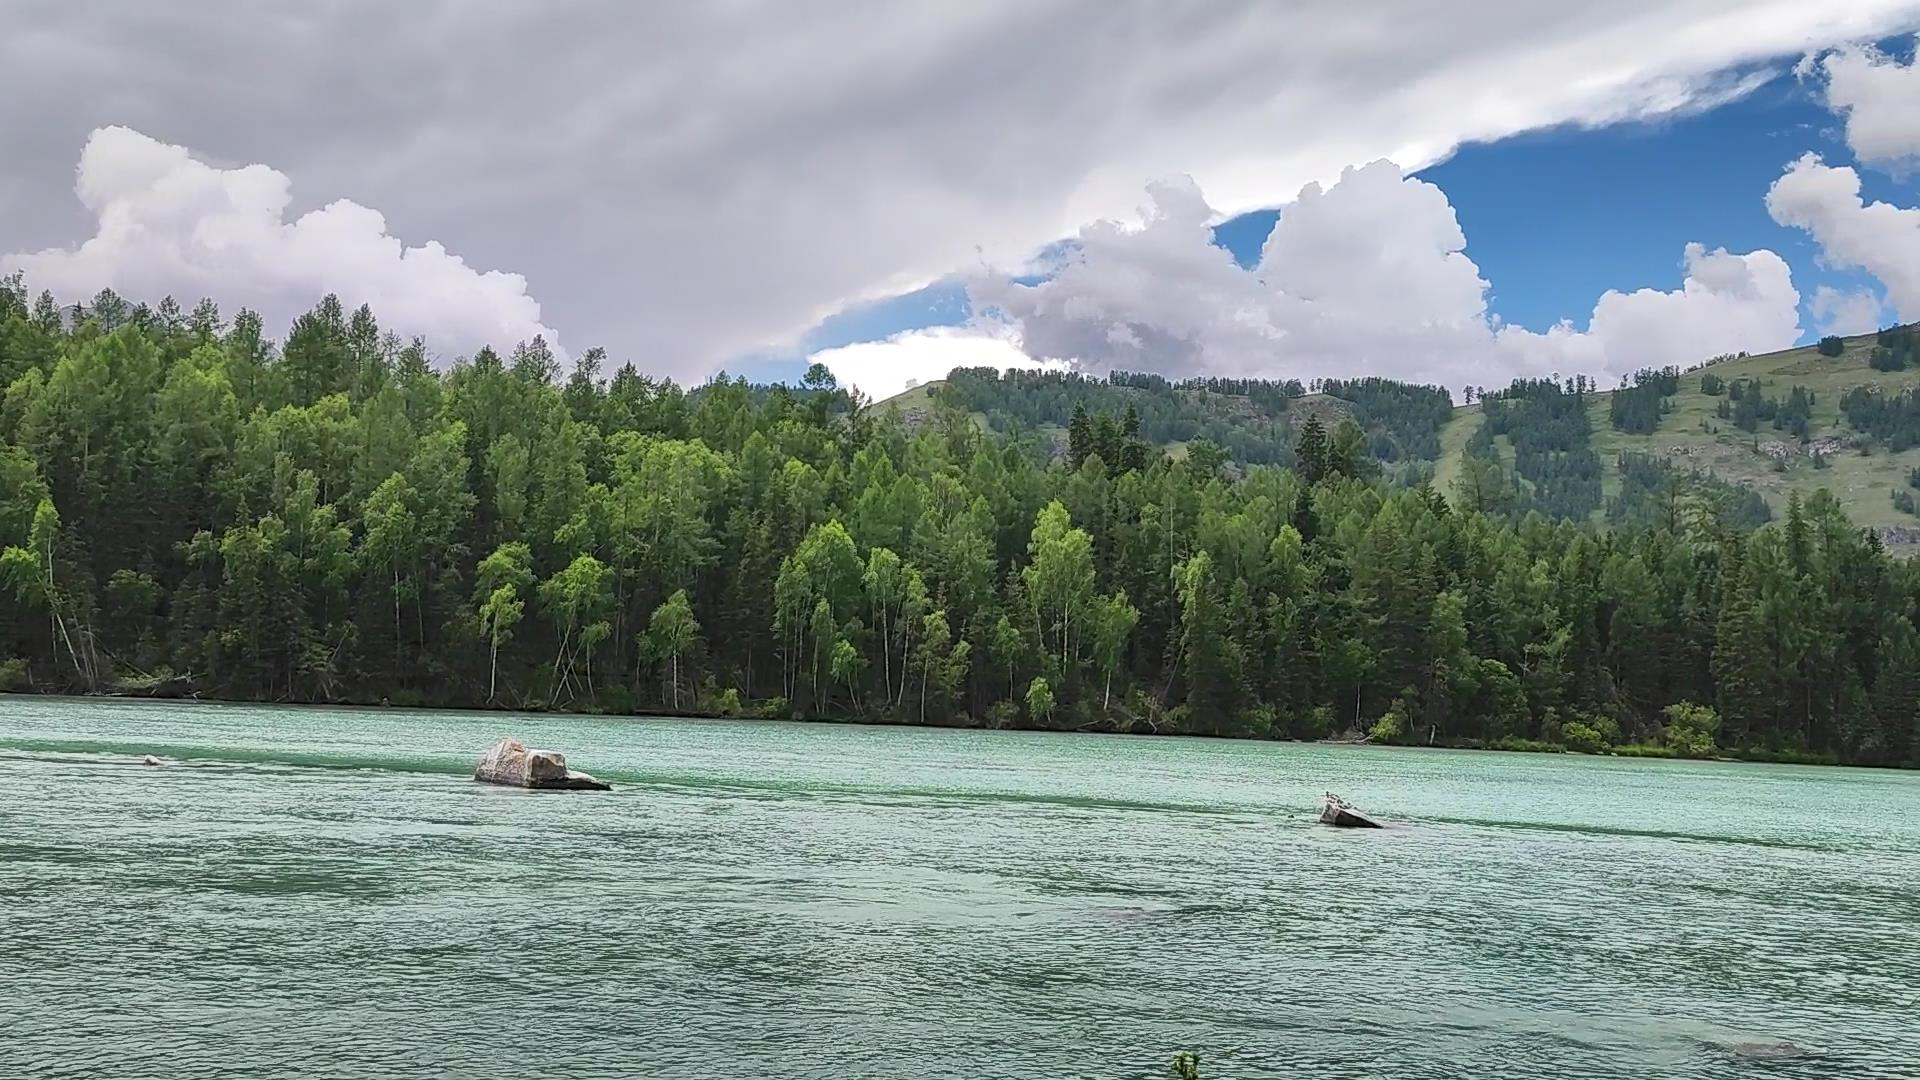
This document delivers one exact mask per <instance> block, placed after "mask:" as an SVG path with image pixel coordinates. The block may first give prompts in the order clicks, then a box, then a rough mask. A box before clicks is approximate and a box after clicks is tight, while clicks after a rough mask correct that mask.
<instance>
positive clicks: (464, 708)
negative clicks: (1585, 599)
mask: <svg viewBox="0 0 1920 1080" xmlns="http://www.w3.org/2000/svg"><path fill="white" fill-rule="evenodd" d="M9 696H13V697H31V698H41V699H45V700H51V701H73V702H86V703H91V704H102V703H125V704H131V705H143V706H144V705H189V706H204V707H207V708H256V709H320V710H333V711H340V712H368V713H373V712H387V713H392V712H401V713H469V714H474V715H491V714H500V715H511V716H518V717H525V718H528V719H537V718H539V717H545V716H558V717H578V718H583V719H601V720H691V721H702V722H718V723H748V724H820V725H830V726H839V727H872V728H911V729H919V730H927V731H993V732H1010V733H1024V734H1033V735H1107V736H1119V737H1123V738H1139V739H1218V740H1221V741H1223V742H1250V743H1293V744H1296V745H1300V746H1328V747H1353V748H1367V749H1387V750H1444V751H1453V752H1472V753H1494V754H1538V755H1548V756H1551V755H1565V756H1569V757H1592V758H1614V759H1636V760H1646V761H1678V762H1695V763H1706V762H1715V763H1722V764H1729V765H1795V766H1809V767H1821V768H1852V769H1872V770H1875V771H1888V772H1914V771H1916V770H1913V769H1909V768H1903V767H1901V766H1898V765H1863V764H1849V763H1847V762H1843V761H1839V760H1835V759H1832V758H1822V757H1817V756H1812V755H1808V756H1804V757H1803V756H1799V755H1792V754H1787V755H1782V754H1776V753H1773V752H1770V751H1763V750H1751V751H1741V752H1737V753H1727V752H1724V751H1723V752H1721V753H1718V754H1716V755H1714V756H1712V757H1687V756H1684V755H1681V754H1676V753H1671V752H1668V751H1666V750H1665V748H1664V747H1659V746H1653V745H1647V744H1628V745H1627V746H1622V747H1613V748H1610V749H1609V750H1607V751H1606V752H1604V753H1597V754H1596V753H1588V752H1585V751H1579V750H1573V749H1570V748H1568V747H1566V746H1562V745H1559V744H1556V743H1531V741H1529V743H1530V744H1529V745H1511V746H1484V745H1460V744H1457V743H1456V744H1452V745H1449V744H1446V743H1438V744H1432V745H1426V744H1418V743H1383V742H1374V741H1372V740H1369V739H1365V738H1362V739H1351V738H1331V737H1329V738H1321V739H1290V738H1268V737H1263V736H1259V735H1223V734H1208V733H1205V732H1192V731H1139V730H1125V731H1122V730H1111V729H1109V730H1095V729H1090V728H1049V727H1031V726H1025V725H1016V726H1009V727H992V726H989V725H985V724H958V723H925V724H922V723H916V722H914V721H911V720H889V719H886V718H884V717H847V716H778V717H774V716H756V715H751V714H742V715H737V716H723V715H720V714H717V713H710V712H694V711H691V710H685V709H682V710H673V709H651V710H648V711H646V712H632V713H613V712H595V711H589V710H580V709H557V708H556V709H516V708H509V707H506V706H498V705H494V706H488V705H396V704H382V703H379V702H373V703H367V702H303V701H259V700H253V699H248V698H222V697H205V696H193V697H153V696H148V695H141V694H69V693H57V692H56V693H49V692H44V691H39V690H32V689H26V690H8V691H0V699H4V698H6V697H9Z"/></svg>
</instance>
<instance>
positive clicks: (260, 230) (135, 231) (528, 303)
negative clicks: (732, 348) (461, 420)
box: [0, 127, 556, 352]
mask: <svg viewBox="0 0 1920 1080" xmlns="http://www.w3.org/2000/svg"><path fill="white" fill-rule="evenodd" d="M74 191H75V193H76V194H78V195H79V197H80V201H81V203H82V204H83V205H84V206H85V207H86V209H87V211H88V212H89V213H90V214H92V215H93V216H94V218H95V221H96V227H95V232H94V235H93V236H92V237H91V238H89V239H87V240H86V241H84V242H82V243H80V244H78V245H77V246H74V247H69V248H49V249H47V250H44V251H38V252H22V253H16V254H12V255H0V266H5V267H8V268H10V269H12V268H17V269H20V270H23V271H25V273H26V275H27V278H28V280H29V282H30V283H31V284H32V285H33V286H34V287H36V288H45V289H49V290H51V291H52V292H53V293H54V294H55V295H56V296H58V297H60V298H61V299H63V300H66V301H79V300H85V299H89V298H91V297H92V296H93V295H94V294H95V293H97V292H99V291H100V290H101V289H105V288H111V289H113V290H114V291H115V292H118V293H120V294H122V295H123V296H127V297H130V298H133V299H140V300H156V299H158V298H159V297H161V296H164V295H171V296H174V297H176V298H178V299H180V300H181V301H182V302H183V303H191V302H192V301H194V300H196V299H198V298H200V297H202V296H208V297H212V298H213V299H215V300H216V301H217V302H219V303H220V304H221V305H222V306H223V307H224V308H225V309H226V310H227V311H229V312H231V311H233V310H234V309H236V308H238V307H241V306H246V307H250V308H253V309H254V310H256V311H258V312H260V313H261V315H262V316H263V317H265V318H266V319H267V320H268V326H269V327H274V326H285V325H286V324H287V323H288V322H289V321H290V320H291V319H292V318H293V317H294V316H295V315H297V314H298V313H300V312H302V311H305V310H307V309H309V308H311V307H312V306H313V304H314V303H315V302H316V301H317V300H318V299H319V298H320V297H321V296H323V295H324V294H327V293H335V294H337V295H338V296H339V297H340V299H341V301H342V303H344V304H345V305H346V306H347V307H348V308H353V307H357V306H359V305H360V304H362V303H366V304H370V305H371V306H372V307H373V309H374V314H375V315H376V317H378V318H379V320H380V322H381V325H382V326H383V327H384V328H386V329H388V330H392V331H394V332H396V333H399V334H401V335H402V336H408V337H410V336H414V335H424V336H425V337H426V338H427V340H428V343H429V345H430V346H431V347H433V348H435V349H437V350H440V351H442V352H445V351H447V350H457V351H461V352H466V351H471V350H474V349H477V348H479V347H480V346H482V345H493V346H496V347H502V348H504V347H507V346H511V345H513V344H515V343H517V342H521V341H526V340H529V339H531V338H533V337H535V336H536V335H539V336H544V337H546V339H547V340H548V342H550V343H554V342H556V335H555V333H554V331H553V330H552V329H550V328H549V327H547V326H546V325H545V324H544V323H542V322H541V318H540V305H539V304H538V303H537V302H536V301H535V300H534V299H533V297H532V296H530V295H528V293H527V281H526V279H525V278H523V277H521V276H520V275H519V274H510V273H502V272H500V271H485V272H482V271H479V270H476V269H474V268H473V267H471V266H468V265H467V264H466V262H465V261H464V260H462V259H461V258H460V257H459V256H458V255H454V254H451V253H449V252H448V251H447V250H446V248H444V247H442V246H441V245H440V244H439V243H437V242H434V241H428V242H427V243H425V244H421V245H418V246H415V247H408V246H407V245H405V244H404V243H402V242H401V241H400V240H399V239H398V238H397V237H395V236H392V235H390V234H389V233H388V231H387V222H386V219H385V218H384V217H382V216H381V214H380V212H379V211H377V210H372V209H369V208H367V207H365V206H361V205H359V204H358V203H355V202H352V201H350V200H346V199H341V200H338V201H336V202H333V203H329V204H328V205H326V206H324V207H322V208H321V209H318V210H314V211H311V212H309V213H306V214H302V215H300V216H299V217H297V218H294V219H293V220H288V219H287V210H288V207H289V206H290V205H291V203H292V185H291V183H290V182H289V180H288V178H287V176H286V175H285V174H284V173H280V172H277V171H275V170H274V169H271V168H268V167H267V166H265V165H247V166H244V167H241V168H231V169H223V168H216V167H214V166H212V165H208V164H206V163H205V162H202V161H198V160H195V159H194V157H193V156H192V154H191V153H189V152H188V150H187V149H186V148H184V147H180V146H172V145H168V144H166V143H163V142H160V141H158V140H156V139H152V138H149V137H147V136H145V135H143V134H141V133H139V132H137V131H133V130H130V129H128V128H124V127H106V128H101V129H99V130H97V131H95V132H94V133H93V135H92V137H91V138H89V139H88V140H87V144H86V149H85V150H84V151H82V153H81V155H80V166H79V170H78V176H77V179H76V181H75V184H74Z"/></svg>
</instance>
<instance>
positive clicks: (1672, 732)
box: [1661, 701, 1720, 758]
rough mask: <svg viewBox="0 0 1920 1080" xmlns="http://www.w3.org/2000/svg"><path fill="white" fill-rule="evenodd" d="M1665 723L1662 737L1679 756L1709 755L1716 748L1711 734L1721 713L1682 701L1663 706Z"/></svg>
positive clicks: (1716, 727) (1699, 756) (1718, 723)
mask: <svg viewBox="0 0 1920 1080" xmlns="http://www.w3.org/2000/svg"><path fill="white" fill-rule="evenodd" d="M1665 715H1666V718H1667V727H1666V731H1665V732H1664V733H1663V734H1662V735H1661V741H1662V742H1663V743H1665V745H1666V746H1667V748H1668V749H1669V750H1672V751H1673V752H1674V753H1675V754H1678V755H1679V756H1681V757H1690V758H1710V757H1713V756H1715V754H1716V753H1717V752H1718V751H1717V748H1716V747H1715V746H1714V742H1713V737H1714V734H1715V733H1716V732H1718V731H1719V730H1720V714H1719V713H1716V712H1714V711H1713V710H1712V709H1710V708H1708V707H1707V706H1705V705H1694V704H1691V703H1688V702H1684V701H1683V702H1681V703H1679V704H1677V705H1669V706H1667V708H1666V713H1665Z"/></svg>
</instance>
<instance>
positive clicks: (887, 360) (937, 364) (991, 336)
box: [808, 326, 1048, 401]
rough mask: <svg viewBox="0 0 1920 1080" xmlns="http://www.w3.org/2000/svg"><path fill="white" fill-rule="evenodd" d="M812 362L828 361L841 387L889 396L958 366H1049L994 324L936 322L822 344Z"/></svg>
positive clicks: (881, 397)
mask: <svg viewBox="0 0 1920 1080" xmlns="http://www.w3.org/2000/svg"><path fill="white" fill-rule="evenodd" d="M808 360H809V362H813V363H821V364H825V365H827V370H829V371H831V372H833V377H834V378H835V379H836V380H838V381H839V382H840V384H841V385H842V386H852V387H857V388H858V389H859V390H860V392H861V393H863V394H865V395H866V396H867V397H869V398H872V399H874V400H876V401H884V400H885V399H887V398H890V397H893V396H894V395H895V394H899V393H902V392H904V391H906V390H908V389H910V388H912V387H914V386H918V385H920V384H921V383H928V382H932V381H934V380H936V379H944V378H946V376H947V373H948V372H950V371H952V370H953V369H955V368H963V367H966V368H977V367H990V368H995V369H998V370H1000V371H1007V370H1010V369H1013V368H1024V369H1037V368H1041V367H1045V366H1048V365H1047V364H1046V363H1045V362H1043V361H1039V360H1035V359H1033V358H1032V357H1030V356H1028V355H1027V354H1026V353H1025V352H1023V351H1021V349H1020V346H1019V345H1018V344H1016V343H1015V342H1014V341H1012V340H1011V339H1010V338H1008V337H1007V336H1005V334H1004V333H994V332H992V329H991V328H984V329H983V328H962V327H951V326H937V327H931V328H929V329H926V330H908V331H905V332H903V333H899V334H895V335H893V336H892V337H890V338H887V339H885V340H882V341H865V342H860V343H858V344H855V345H842V346H840V347H838V348H832V349H822V350H820V351H819V352H816V353H814V354H813V355H812V356H810V357H808Z"/></svg>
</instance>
